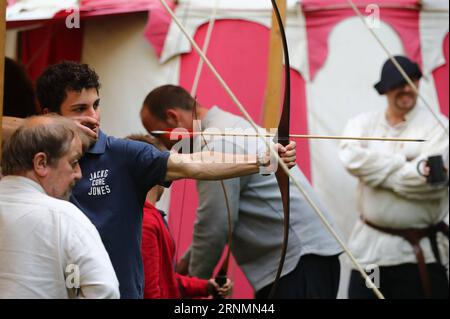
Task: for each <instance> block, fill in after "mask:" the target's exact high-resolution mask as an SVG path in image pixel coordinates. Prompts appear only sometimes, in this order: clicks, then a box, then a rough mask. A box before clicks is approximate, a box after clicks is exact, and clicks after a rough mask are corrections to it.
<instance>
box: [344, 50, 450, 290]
mask: <svg viewBox="0 0 450 319" xmlns="http://www.w3.org/2000/svg"><path fill="white" fill-rule="evenodd" d="M396 58H397V60H398V62H399V63H400V65H401V66H402V67H403V68H404V69H405V71H406V73H407V74H408V75H409V76H410V77H411V78H412V79H413V80H414V81H415V84H416V85H418V83H419V79H420V78H421V76H422V73H421V71H420V69H419V66H418V65H417V64H416V63H414V62H412V61H410V60H409V59H407V58H405V57H401V56H398V57H396ZM375 88H376V89H377V91H378V92H379V93H380V94H381V95H386V98H387V102H388V106H387V108H386V109H384V110H381V111H377V112H372V113H366V114H362V115H360V116H357V117H356V118H354V119H351V120H350V121H349V122H348V124H347V127H346V129H345V135H349V136H386V137H399V138H418V139H425V140H426V142H425V143H404V142H395V143H386V142H359V141H344V142H342V143H341V150H340V158H341V160H342V162H343V163H344V165H345V167H346V168H347V170H348V171H349V172H350V173H351V174H352V175H354V176H356V177H357V178H358V179H359V181H360V183H359V187H358V203H357V206H358V211H359V214H360V217H361V219H360V220H358V221H357V223H356V225H355V228H354V229H353V232H352V235H351V238H350V249H351V250H352V251H353V253H354V254H355V256H356V257H357V259H358V261H359V262H360V263H361V264H362V265H364V266H369V265H375V266H376V267H379V270H380V271H379V278H377V279H379V283H380V289H381V292H382V293H383V294H384V295H385V297H386V298H423V297H433V298H448V295H449V294H448V279H447V275H446V269H445V267H444V266H443V264H448V238H445V237H444V236H443V233H445V232H446V233H447V237H448V225H447V224H444V223H443V219H444V218H445V216H446V215H447V214H448V185H447V184H441V185H438V186H432V185H430V184H428V183H427V180H426V178H425V177H423V176H421V175H420V174H419V173H418V170H417V166H418V163H419V162H420V161H421V160H426V159H427V158H428V157H429V156H435V155H441V156H443V158H444V162H445V163H446V166H447V167H448V150H449V142H448V136H447V135H446V133H445V131H444V129H443V128H442V126H441V125H439V124H438V123H437V122H436V119H435V118H434V117H433V115H432V114H431V113H430V112H429V111H428V110H427V109H425V108H424V107H422V106H420V105H419V104H416V102H417V94H415V92H414V91H413V89H412V88H411V86H410V85H408V84H407V83H406V80H404V78H403V77H402V76H401V74H400V72H398V71H397V69H396V68H395V66H394V65H393V63H392V62H391V61H390V60H388V61H387V62H386V63H385V64H384V67H383V71H382V76H381V81H380V82H379V83H378V84H376V85H375ZM440 121H442V123H446V125H447V130H448V119H447V118H445V117H444V116H440ZM429 238H431V240H430V239H429ZM435 240H437V244H435ZM421 259H422V260H423V261H421ZM349 297H350V298H374V297H375V296H374V295H373V293H372V292H371V290H370V289H368V288H367V287H366V285H365V282H364V280H363V279H362V278H361V276H360V275H359V274H358V273H357V272H356V271H353V273H352V275H351V279H350V286H349Z"/></svg>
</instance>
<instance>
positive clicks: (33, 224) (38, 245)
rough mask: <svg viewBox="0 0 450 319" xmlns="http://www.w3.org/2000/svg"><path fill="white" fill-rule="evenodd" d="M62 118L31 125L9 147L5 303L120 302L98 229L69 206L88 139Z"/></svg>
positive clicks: (0, 268)
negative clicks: (50, 300)
mask: <svg viewBox="0 0 450 319" xmlns="http://www.w3.org/2000/svg"><path fill="white" fill-rule="evenodd" d="M77 130H78V129H77V127H76V125H75V124H74V123H73V121H71V120H68V119H65V118H62V117H59V116H40V117H33V118H30V119H29V120H27V121H26V122H25V123H24V124H23V125H22V126H21V127H20V128H19V129H18V130H16V131H15V132H14V134H13V135H12V137H11V138H10V139H8V141H7V142H6V143H5V147H4V150H3V153H2V170H3V174H4V176H5V177H3V178H2V179H1V180H0V298H57V299H63V298H75V297H78V298H118V297H119V284H118V280H117V277H116V274H115V272H114V269H113V267H112V265H111V261H110V259H109V256H108V254H107V252H106V250H105V247H104V246H103V243H102V241H101V239H100V236H99V234H98V232H97V230H96V228H95V227H94V225H93V224H92V223H91V222H90V221H89V219H87V217H86V216H85V215H84V214H83V213H82V212H81V211H80V210H79V209H78V208H77V207H76V206H74V205H73V204H71V203H70V202H68V201H67V200H68V198H69V197H70V193H71V189H72V188H73V186H74V185H75V182H76V181H77V180H79V179H80V178H81V170H80V166H79V164H78V160H79V159H80V158H81V156H82V145H83V144H86V145H87V142H86V143H82V139H83V137H82V136H81V135H79V134H78V131H77Z"/></svg>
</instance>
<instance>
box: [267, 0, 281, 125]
mask: <svg viewBox="0 0 450 319" xmlns="http://www.w3.org/2000/svg"><path fill="white" fill-rule="evenodd" d="M276 2H277V5H278V7H279V9H280V14H281V16H282V18H283V20H284V21H285V20H286V0H276ZM282 82H283V46H282V42H281V34H280V28H279V26H278V23H277V20H276V16H275V13H272V28H271V30H270V42H269V61H268V71H267V85H266V93H265V100H264V123H263V126H264V127H265V128H266V129H271V128H276V127H278V120H279V119H280V104H281V91H282V90H281V89H282Z"/></svg>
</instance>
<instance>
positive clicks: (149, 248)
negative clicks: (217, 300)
mask: <svg viewBox="0 0 450 319" xmlns="http://www.w3.org/2000/svg"><path fill="white" fill-rule="evenodd" d="M128 138H129V139H132V140H138V141H142V142H147V143H150V144H153V145H155V146H156V147H159V148H161V147H162V146H161V145H158V143H157V141H156V140H155V138H153V137H151V136H147V135H131V136H129V137H128ZM163 191H164V188H163V187H161V186H155V187H153V188H152V189H151V190H150V191H149V192H148V194H147V200H146V202H145V205H144V215H143V221H142V243H141V253H142V260H143V264H144V278H145V284H144V299H179V298H201V297H208V296H211V295H219V296H221V297H223V298H224V297H227V296H229V295H230V294H231V290H232V286H233V283H232V282H231V280H229V279H227V282H226V284H225V285H224V286H223V287H219V285H218V284H217V283H216V282H215V280H214V279H209V280H206V279H200V278H197V277H190V276H184V275H180V274H178V273H176V272H175V260H174V257H175V249H176V248H175V241H174V240H173V238H172V235H171V234H170V230H169V227H168V225H167V223H166V220H165V218H164V217H165V213H164V212H162V211H160V210H158V209H157V208H156V207H155V206H154V205H155V203H156V202H157V201H158V200H159V199H160V197H161V195H162V193H163Z"/></svg>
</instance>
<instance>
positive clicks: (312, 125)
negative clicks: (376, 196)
mask: <svg viewBox="0 0 450 319" xmlns="http://www.w3.org/2000/svg"><path fill="white" fill-rule="evenodd" d="M15 2H16V5H17V4H20V2H23V3H25V2H27V3H32V2H34V4H35V5H36V8H39V7H40V5H38V3H46V2H52V1H51V0H48V1H15ZM53 2H55V1H53ZM56 2H60V1H56ZM68 2H70V1H68ZM354 2H355V3H356V4H357V5H358V7H359V8H360V10H361V12H362V13H363V14H365V15H367V16H369V17H370V18H373V17H374V15H375V16H376V14H377V9H379V18H380V21H377V20H373V21H372V22H373V23H374V24H373V27H374V30H375V32H376V33H377V34H378V35H379V37H380V38H381V39H382V41H383V42H384V43H385V44H386V45H387V47H388V48H389V50H390V51H391V52H392V53H393V54H404V55H407V56H409V57H411V58H412V59H414V60H416V61H418V62H419V63H420V64H421V66H422V68H423V71H424V74H425V77H424V79H423V81H421V85H420V89H421V91H422V93H423V95H424V96H425V97H426V99H427V100H428V101H429V103H430V104H431V105H432V106H433V107H435V109H436V111H440V112H442V113H443V114H445V115H446V116H448V112H449V96H448V80H449V77H448V74H449V73H448V66H449V64H448V62H449V60H448V59H449V58H448V46H449V43H448V41H449V36H448V18H449V12H448V10H449V5H448V2H447V1H441V0H425V1H415V0H385V1H381V0H379V1H373V0H372V1H370V0H357V1H354ZM77 3H78V2H77V1H72V3H71V5H67V6H66V7H61V8H60V9H59V10H57V11H55V12H47V16H43V15H42V12H43V11H42V10H41V11H39V12H40V14H41V15H40V16H35V18H34V20H32V21H33V23H38V25H39V27H38V28H36V27H35V24H31V21H30V19H31V18H30V16H33V14H32V12H33V10H37V9H36V8H35V9H30V10H29V11H28V12H26V11H23V10H22V11H21V12H22V13H20V10H18V13H15V15H14V11H10V12H12V13H11V15H10V16H8V19H9V22H8V26H9V31H8V38H9V40H8V42H7V50H8V49H9V50H8V51H7V52H9V53H10V54H9V55H11V56H15V57H18V55H17V51H15V50H14V48H17V47H20V48H21V57H20V58H21V59H22V60H23V61H24V62H26V63H27V65H28V67H29V68H30V71H31V72H30V73H32V74H33V75H34V76H35V75H36V74H38V71H40V70H41V69H42V67H44V66H45V65H46V64H47V62H55V61H54V60H57V59H59V58H67V57H69V58H73V59H78V60H81V61H83V62H87V63H89V64H91V65H93V66H94V67H95V69H96V70H97V72H98V73H99V74H100V78H101V79H102V91H101V96H102V105H103V111H102V126H103V129H104V130H105V131H106V132H107V133H109V134H112V135H116V136H125V135H127V134H129V133H133V132H138V131H140V130H143V128H142V126H141V124H140V123H139V117H138V114H139V113H138V111H139V109H140V107H141V104H142V101H143V99H144V97H145V95H146V94H147V93H148V92H149V91H150V90H151V89H152V88H154V87H156V86H158V85H161V84H166V83H175V84H180V85H182V86H184V87H185V88H186V89H187V90H190V89H191V87H192V85H193V80H194V75H195V73H196V70H197V66H198V63H199V58H198V56H197V54H196V53H195V52H194V51H193V50H192V48H191V47H190V45H189V43H188V42H187V40H186V39H185V38H184V37H183V36H182V35H181V33H180V31H179V29H178V28H177V27H176V26H175V25H174V24H173V23H172V21H171V19H170V17H169V16H168V14H167V13H166V12H165V10H164V9H163V8H162V7H161V5H160V4H159V1H158V0H147V1H144V0H140V1H118V0H116V1H113V0H109V1H107V0H90V1H89V0H85V1H81V5H80V6H79V8H80V10H81V20H82V23H81V28H80V29H76V30H73V29H70V30H69V29H65V30H63V32H62V33H61V34H60V35H57V36H55V34H54V33H55V31H54V30H55V29H58V28H63V29H64V24H63V23H64V19H65V17H66V16H67V15H68V14H70V13H71V12H72V11H67V12H66V11H65V10H64V8H68V7H73V5H77ZM287 3H288V4H287V8H288V14H287V23H286V25H287V34H288V41H289V47H290V56H291V59H292V68H291V75H292V79H293V81H292V88H291V89H292V93H293V94H292V101H291V102H292V106H291V109H292V110H291V112H292V113H291V132H296V133H300V134H302V133H308V134H324V135H339V134H340V133H341V132H342V130H343V127H344V125H345V124H346V121H347V120H348V119H349V118H350V117H352V116H354V115H356V114H358V113H361V112H364V111H369V110H374V109H378V108H383V107H385V99H384V98H383V97H380V96H378V95H377V93H376V92H375V90H374V89H373V84H374V83H375V82H377V81H378V79H379V73H380V69H381V66H382V64H383V62H384V61H385V60H386V59H387V56H386V53H385V52H384V51H383V50H382V49H381V48H380V46H379V45H378V43H377V42H376V40H375V39H374V38H373V37H372V36H371V35H370V33H369V32H368V30H367V29H366V28H365V27H364V26H363V24H362V22H361V20H360V19H358V18H357V17H356V16H355V14H354V12H353V11H352V10H351V9H350V8H349V6H348V4H347V1H345V0H303V1H296V0H292V1H291V0H288V1H287ZM420 3H421V5H420ZM11 4H12V3H11ZM374 4H375V5H377V7H374V6H373V5H374ZM216 5H217V7H215V6H216ZM10 8H12V7H10ZM214 9H216V11H217V17H216V21H215V24H214V29H213V32H212V36H211V42H210V45H209V47H208V51H207V55H208V57H209V58H210V59H211V61H212V62H213V64H214V65H215V66H216V67H217V69H218V71H219V72H220V73H221V74H222V76H223V77H224V79H225V80H226V81H227V83H228V84H229V85H230V87H231V88H232V90H233V91H234V93H235V94H236V95H237V97H238V98H239V99H240V100H241V101H242V102H243V104H244V106H245V107H246V108H247V109H248V110H249V113H250V115H251V116H252V118H253V119H255V121H256V122H257V123H262V118H263V117H262V116H263V113H262V111H263V105H264V90H265V86H266V80H267V59H268V56H267V53H268V47H269V32H270V25H271V14H272V13H271V5H270V1H262V0H248V1H240V0H218V1H211V0H186V1H179V4H178V6H177V7H176V13H177V15H178V16H179V18H180V19H181V21H182V22H183V24H185V25H186V26H187V29H188V31H189V32H190V33H191V34H192V35H193V36H194V38H195V40H196V41H197V42H198V43H199V44H200V46H201V45H202V44H203V42H204V41H205V36H206V31H207V28H208V22H209V19H210V16H211V12H212V11H213V10H214ZM147 11H148V12H149V14H148V16H147V14H146V13H142V12H147ZM35 12H37V11H35ZM25 13H26V14H27V16H26V18H20V14H25ZM124 13H127V14H124ZM119 14H120V15H119ZM23 20H26V21H25V22H24V21H23ZM50 21H51V22H50ZM58 23H59V24H58ZM50 24H51V26H49V25H50ZM30 27H32V29H30ZM18 28H22V29H21V30H23V28H26V30H27V31H21V35H22V37H21V42H17V30H18ZM52 30H53V31H52ZM52 32H53V34H52ZM33 33H34V34H33ZM43 34H44V38H45V39H49V40H48V45H46V46H45V47H44V48H41V47H42V44H41V46H39V45H38V47H39V48H41V49H40V52H46V56H45V57H40V56H39V54H38V53H36V43H42V38H43ZM74 39H75V40H74ZM67 40H68V41H69V42H70V43H69V44H66V45H64V43H66V42H64V41H67ZM61 46H65V47H66V48H67V47H69V48H71V49H70V50H69V51H70V52H66V51H67V50H66V51H65V50H63V49H62V48H61ZM55 51H56V52H57V54H55ZM33 72H35V73H33ZM197 97H198V100H199V101H200V102H201V103H202V104H203V105H205V106H209V107H210V106H213V105H219V106H220V107H222V108H224V109H226V110H228V111H230V112H233V113H236V114H239V110H238V108H237V107H236V106H235V105H233V103H232V101H231V100H230V98H229V97H228V96H227V95H226V93H225V92H224V90H223V89H222V88H221V86H220V85H219V83H218V82H217V80H216V79H215V78H214V77H213V76H212V74H211V72H209V70H207V69H206V68H204V69H203V72H202V74H201V77H200V81H199V87H198V92H197ZM298 143H299V145H298V149H299V154H300V157H299V160H298V163H299V165H300V167H301V168H302V170H303V171H304V173H305V175H306V176H307V177H308V178H309V179H310V180H311V182H312V184H313V186H314V187H315V189H316V190H317V192H318V194H319V196H320V198H321V199H322V201H323V202H324V203H325V206H326V207H328V209H329V210H330V211H331V212H332V214H333V216H334V218H335V220H336V221H337V224H338V226H340V227H341V229H342V230H343V233H344V234H349V231H350V229H351V227H352V225H353V221H354V220H356V218H357V212H356V205H355V187H356V180H355V179H354V178H352V177H350V176H349V175H348V174H347V172H345V170H344V169H343V167H342V166H341V164H340V162H339V160H338V157H337V145H338V144H337V142H334V141H314V142H313V141H306V140H301V141H298ZM197 204H198V202H197V197H196V192H195V183H194V182H192V181H186V182H184V181H180V182H176V183H174V185H173V186H172V188H171V191H170V192H166V194H165V196H164V198H163V201H162V203H161V206H162V207H163V208H164V209H165V210H166V211H167V212H168V213H169V224H170V227H171V230H172V233H173V234H174V238H175V240H176V242H177V245H178V250H179V254H178V256H179V257H180V256H181V254H182V253H183V252H184V251H185V250H186V248H187V247H188V246H189V243H190V242H191V239H192V225H193V221H194V219H195V208H196V207H197ZM224 214H226V212H224ZM280 236H281V234H280ZM344 268H345V267H344ZM346 271H348V269H347V270H346ZM230 276H231V277H232V278H233V279H234V280H235V282H236V283H235V287H236V288H235V292H234V297H235V298H251V297H252V293H251V287H250V286H249V284H248V283H247V282H246V280H245V277H244V276H243V274H242V273H241V272H240V271H239V269H238V267H237V266H232V267H231V275H230ZM345 281H346V274H345V272H343V280H342V284H341V286H342V287H341V288H342V291H341V294H340V296H341V297H345V286H346V282H345Z"/></svg>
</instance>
